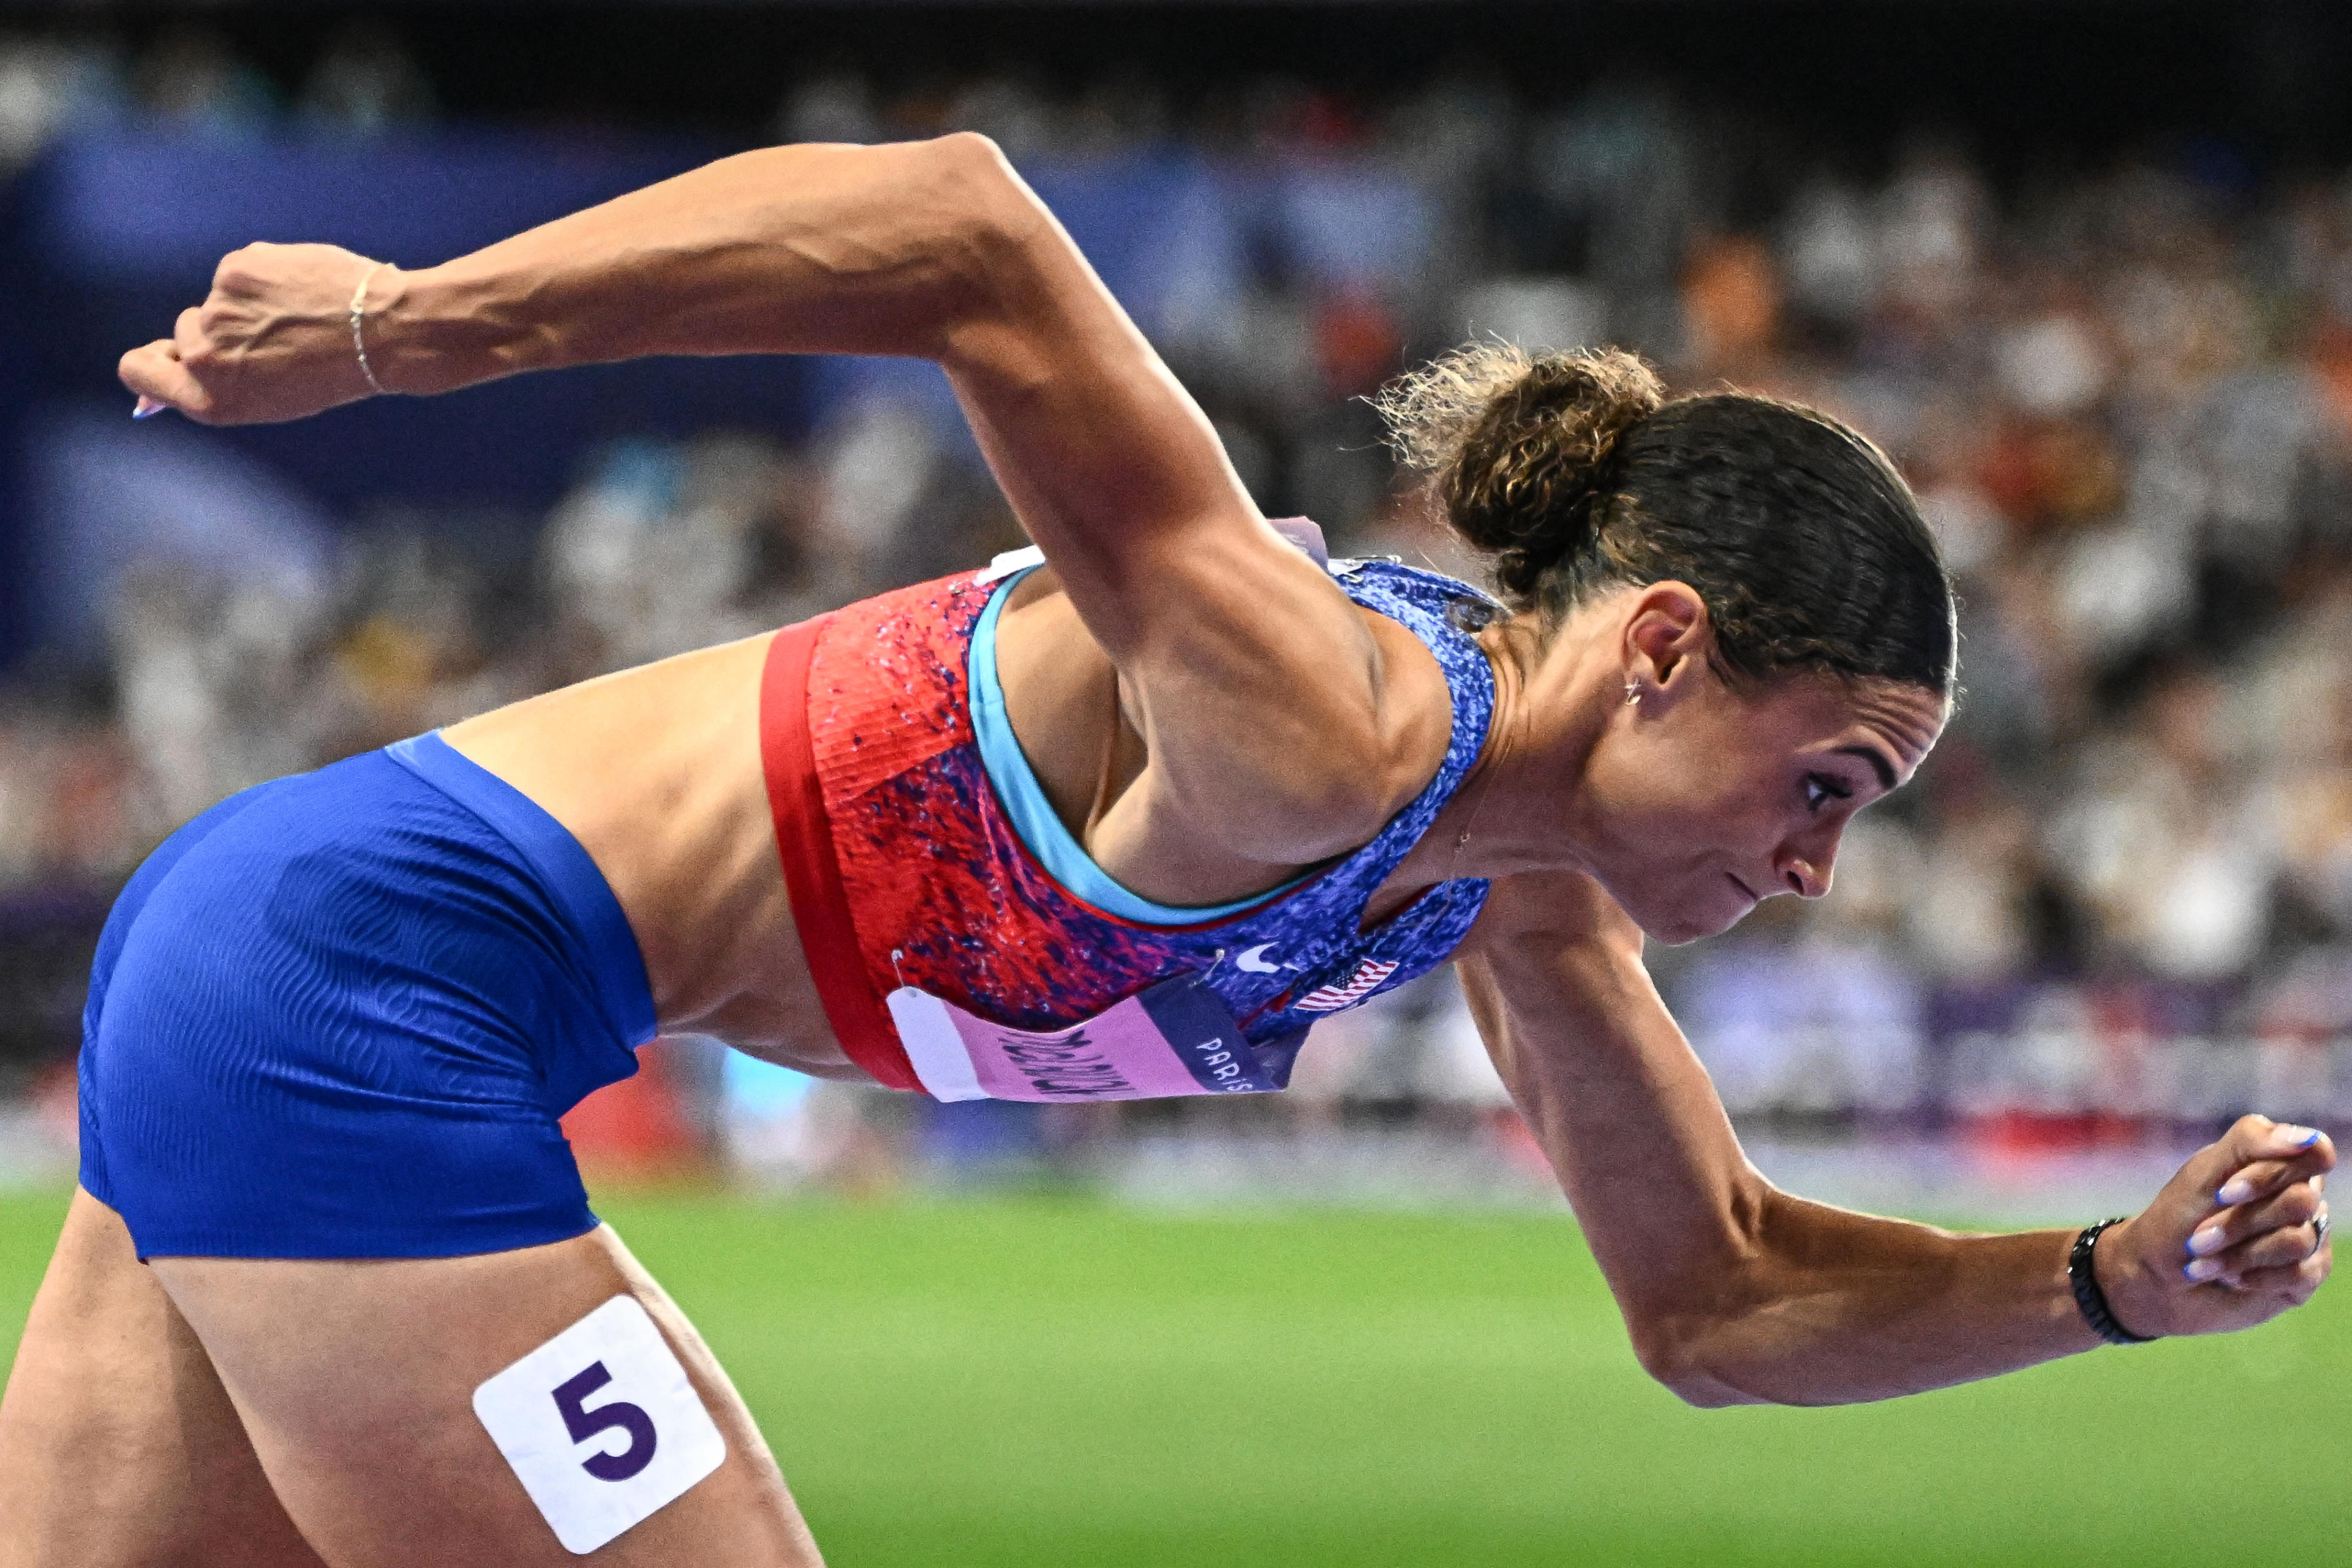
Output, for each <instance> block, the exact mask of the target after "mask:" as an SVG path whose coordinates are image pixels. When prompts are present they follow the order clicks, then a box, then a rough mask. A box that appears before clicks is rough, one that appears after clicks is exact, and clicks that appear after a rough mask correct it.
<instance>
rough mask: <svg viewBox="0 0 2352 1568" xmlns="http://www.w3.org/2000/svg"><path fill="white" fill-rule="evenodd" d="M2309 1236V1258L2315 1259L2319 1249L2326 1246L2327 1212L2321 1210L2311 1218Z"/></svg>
mask: <svg viewBox="0 0 2352 1568" xmlns="http://www.w3.org/2000/svg"><path fill="white" fill-rule="evenodd" d="M2311 1235H2312V1242H2311V1256H2312V1257H2314V1258H2316V1257H2318V1256H2319V1249H2320V1248H2321V1247H2326V1245H2327V1211H2326V1209H2321V1210H2320V1211H2319V1212H2318V1213H2317V1214H2316V1215H2313V1216H2312V1220H2311Z"/></svg>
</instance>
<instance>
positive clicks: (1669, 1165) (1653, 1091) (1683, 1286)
mask: <svg viewBox="0 0 2352 1568" xmlns="http://www.w3.org/2000/svg"><path fill="white" fill-rule="evenodd" d="M1458 967H1459V969H1460V972H1461V975H1462V981H1463V987H1464V990H1465V993H1466V994H1467V995H1468V997H1469V1001H1470V1006H1471V1011H1472V1014H1473V1016H1475V1018H1476V1020H1477V1024H1478V1028H1479V1033H1480V1034H1481V1036H1482V1037H1484V1038H1485V1040H1486V1046H1487V1049H1488V1050H1489V1052H1490V1053H1491V1054H1492V1055H1493V1057H1494V1058H1495V1064H1496V1070H1497V1071H1499V1072H1500V1073H1501V1075H1502V1078H1503V1081H1504V1082H1505V1084H1506V1085H1507V1086H1508V1088H1509V1089H1510V1091H1511V1096H1512V1099H1513V1100H1515V1101H1516V1102H1517V1105H1518V1107H1519V1110H1520V1112H1521V1114H1522V1115H1524V1116H1525V1117H1526V1118H1527V1121H1528V1129H1529V1131H1532V1132H1533V1133H1534V1134H1535V1137H1536V1139H1537V1142H1538V1143H1539V1144H1540V1145H1541V1146H1542V1148H1543V1150H1544V1152H1545V1154H1546V1155H1547V1156H1548V1157H1549V1159H1550V1161H1551V1163H1552V1167H1553V1169H1554V1170H1555V1171H1556V1172H1557V1173H1558V1174H1559V1181H1560V1186H1561V1188H1562V1189H1563V1190H1564V1191H1565V1192H1566V1193H1567V1194H1568V1197H1569V1201H1570V1204H1571V1205H1573V1206H1574V1208H1575V1210H1576V1213H1577V1216H1578V1218H1579V1220H1580V1222H1581V1223H1582V1225H1583V1226H1584V1230H1585V1235H1586V1238H1587V1239H1588V1241H1589V1242H1590V1243H1591V1247H1592V1250H1593V1255H1594V1256H1595V1258H1598V1259H1599V1260H1600V1262H1601V1268H1602V1269H1603V1270H1604V1271H1605V1272H1606V1273H1607V1275H1608V1277H1609V1280H1610V1283H1611V1286H1612V1289H1615V1291H1616V1292H1617V1295H1618V1298H1619V1300H1621V1302H1622V1303H1623V1304H1624V1306H1625V1308H1626V1311H1627V1316H1628V1318H1629V1320H1633V1321H1634V1322H1635V1323H1636V1327H1637V1331H1638V1328H1639V1324H1640V1321H1642V1320H1643V1318H1644V1317H1646V1316H1650V1315H1653V1314H1655V1313H1659V1312H1663V1311H1668V1310H1673V1309H1672V1306H1671V1304H1672V1303H1674V1302H1675V1301H1677V1300H1693V1299H1696V1297H1695V1295H1694V1293H1696V1296H1697V1297H1703V1296H1705V1295H1706V1293H1707V1292H1708V1291H1709V1290H1711V1289H1714V1288H1715V1285H1716V1282H1717V1281H1719V1280H1720V1279H1723V1278H1724V1275H1725V1271H1726V1270H1727V1269H1728V1268H1736V1267H1737V1265H1738V1262H1739V1259H1740V1258H1741V1256H1742V1254H1743V1252H1744V1250H1745V1248H1746V1247H1747V1244H1748V1243H1747V1237H1746V1227H1747V1224H1748V1219H1749V1218H1750V1216H1751V1215H1752V1213H1753V1210H1754V1207H1755V1205H1756V1203H1757V1202H1758V1201H1759V1198H1760V1195H1761V1194H1762V1193H1763V1191H1764V1187H1763V1184H1762V1179H1761V1178H1760V1177H1759V1176H1758V1175H1757V1173H1756V1172H1755V1170H1754V1168H1753V1167H1752V1166H1750V1165H1749V1164H1748V1160H1747V1157H1746V1155H1745V1154H1743V1153H1742V1152H1741V1151H1740V1148H1739V1142H1738V1137H1737V1136H1736V1135H1735V1134H1734V1133H1733V1131H1732V1128H1731V1122H1730V1120H1729V1118H1728V1117H1727V1116H1726V1115H1725V1114H1724V1110H1723V1105H1722V1101H1721V1100H1719V1099H1717V1095H1716V1093H1715V1086H1714V1084H1713V1083H1712V1081H1711V1080H1710V1079H1708V1078H1707V1075H1706V1068H1704V1067H1702V1066H1701V1065H1700V1063H1699V1060H1698V1058H1697V1056H1696V1054H1695V1053H1694V1052H1693V1051H1692V1049H1691V1047H1690V1045H1689V1042H1688V1041H1686V1040H1685V1039H1684V1037H1683V1034H1682V1031H1681V1030H1680V1029H1679V1028H1677V1027H1676V1026H1675V1021H1674V1018H1673V1017H1672V1016H1671V1015H1670V1014H1669V1013H1668V1012H1667V1010H1666V1007H1665V1004H1664V1001H1663V1000H1661V998H1660V997H1659V995H1658V993H1657V989H1656V987H1655V986H1654V985H1653V984H1651V983H1650V978H1649V975H1648V973H1647V972H1646V971H1645V970H1644V969H1643V966H1642V963H1641V938H1640V933H1639V931H1638V930H1636V929H1635V928H1634V927H1633V923H1632V921H1630V919H1628V918H1627V917H1626V916H1625V915H1624V913H1623V912H1622V910H1618V909H1617V908H1616V906H1615V905H1614V904H1613V903H1612V901H1611V900H1609V898H1608V895H1607V894H1605V893H1603V892H1602V891H1601V889H1599V887H1598V886H1597V885H1596V884H1594V883H1593V882H1591V879H1588V878H1585V877H1583V876H1580V875H1579V874H1576V873H1573V872H1558V873H1542V874H1528V875H1523V876H1519V877H1512V878H1507V879H1502V880H1500V881H1497V882H1496V884H1495V888H1494V891H1493V893H1492V894H1491V895H1490V897H1489V899H1488V902H1487V908H1486V911H1485V913H1484V914H1483V915H1482V916H1481V918H1480V921H1479V925H1478V927H1477V929H1476V930H1475V931H1473V932H1472V934H1471V939H1470V941H1469V942H1468V943H1466V944H1465V948H1464V951H1463V953H1462V955H1461V957H1460V960H1459V964H1458Z"/></svg>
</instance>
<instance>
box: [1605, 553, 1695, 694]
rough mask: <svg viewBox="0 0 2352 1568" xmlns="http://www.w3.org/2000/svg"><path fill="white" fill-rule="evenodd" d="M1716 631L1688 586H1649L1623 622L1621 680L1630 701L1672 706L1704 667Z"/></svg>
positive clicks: (1677, 584)
mask: <svg viewBox="0 0 2352 1568" xmlns="http://www.w3.org/2000/svg"><path fill="white" fill-rule="evenodd" d="M1714 637H1715V629H1714V626H1712V624H1711V623H1710V622H1709V621H1708V619H1707V614H1706V600H1704V599H1702V598H1700V597H1699V596H1698V590H1697V589H1696V588H1694V587H1692V586H1691V585H1690V584H1687V583H1675V582H1665V583H1653V584H1649V586H1647V587H1645V588H1643V590H1642V595H1641V597H1640V598H1638V599H1636V600H1634V601H1633V607H1632V611H1631V613H1630V614H1629V615H1628V616H1627V617H1626V621H1625V634H1624V647H1623V650H1622V653H1623V658H1624V664H1625V679H1626V680H1627V681H1628V682H1630V683H1631V684H1630V685H1628V686H1627V688H1626V696H1627V698H1628V699H1629V700H1640V701H1642V702H1650V703H1664V702H1670V701H1672V700H1674V699H1675V697H1677V696H1679V695H1681V693H1682V692H1683V691H1684V690H1685V689H1687V688H1688V687H1689V686H1690V684H1691V682H1692V680H1693V679H1696V677H1697V676H1699V675H1700V674H1701V673H1702V672H1703V671H1704V670H1705V669H1706V656H1707V651H1708V648H1709V647H1710V645H1711V644H1712V642H1713V640H1714Z"/></svg>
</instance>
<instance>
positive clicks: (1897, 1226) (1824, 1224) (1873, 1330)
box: [1644, 1188, 2098, 1405]
mask: <svg viewBox="0 0 2352 1568" xmlns="http://www.w3.org/2000/svg"><path fill="white" fill-rule="evenodd" d="M2073 1240H2074V1233H2073V1232H2072V1231H2030V1232H2025V1233H2021V1234H2017V1235H2009V1236H1956V1235H1953V1234H1951V1233H1949V1232H1946V1231H1941V1230H1937V1229H1935V1228H1933V1227H1931V1226H1920V1225H1911V1224H1907V1223H1906V1222H1903V1221H1900V1220H1889V1219H1879V1218H1874V1217H1872V1216H1869V1215H1857V1214H1850V1213H1847V1212H1845V1211H1843V1210H1839V1209H1833V1208H1830V1207H1827V1206H1825V1205H1820V1204H1813V1203H1808V1202H1805V1201H1804V1200H1802V1199H1801V1198H1795V1197H1791V1196H1790V1195H1789V1194H1785V1193H1780V1192H1777V1191H1773V1190H1771V1189H1769V1188H1767V1189H1765V1191H1764V1193H1763V1195H1762V1200H1761V1202H1760V1203H1759V1205H1757V1208H1756V1211H1755V1216H1754V1221H1753V1226H1752V1230H1751V1232H1750V1235H1749V1237H1748V1242H1749V1249H1748V1252H1747V1256H1746V1258H1745V1259H1744V1260H1743V1262H1742V1263H1741V1264H1740V1265H1739V1266H1738V1267H1736V1268H1729V1269H1727V1270H1724V1271H1723V1272H1722V1273H1720V1274H1718V1275H1717V1279H1716V1288H1715V1289H1714V1290H1713V1291H1712V1292H1711V1293H1709V1294H1708V1295H1707V1297H1706V1299H1703V1300H1696V1301H1693V1302H1691V1303H1690V1304H1689V1306H1688V1308H1687V1309H1686V1310H1673V1309H1665V1310H1662V1311H1660V1312H1659V1314H1658V1316H1657V1317H1656V1318H1655V1319H1654V1321H1651V1322H1650V1323H1649V1324H1648V1325H1647V1326H1646V1334H1645V1338H1646V1339H1647V1341H1648V1343H1647V1345H1646V1346H1645V1356H1644V1360H1645V1363H1647V1364H1648V1365H1649V1367H1650V1369H1651V1371H1652V1372H1653V1373H1655V1374H1656V1375H1657V1376H1658V1377H1659V1379H1660V1380H1661V1381H1662V1382H1664V1383H1665V1384H1667V1385H1668V1386H1669V1387H1671V1388H1673V1389H1674V1390H1675V1392H1676V1393H1677V1394H1681V1395H1682V1396H1683V1397H1684V1398H1685V1399H1687V1400H1690V1401H1691V1402H1692V1403H1693V1404H1696V1405H1732V1404H1757V1403H1770V1404H1780V1405H1844V1404H1852V1403H1855V1402H1858V1401H1862V1400H1872V1399H1887V1398H1892V1397H1894V1396H1895V1395H1897V1394H1917V1393H1920V1392H1923V1391H1925V1390H1927V1389H1931V1388H1943V1387H1947V1386H1948V1385H1950V1384H1957V1383H1969V1382H1973V1381H1974V1380H1976V1379H1978V1378H1984V1377H1994V1376H1998V1375H1999V1374H2000V1373H2005V1372H2014V1371H2017V1370H2018V1369H2020V1368H2021V1367H2027V1366H2032V1365H2034V1364H2036V1363H2040V1362H2045V1361H2050V1360H2053V1359H2055V1358H2056V1357H2059V1356H2062V1355H2069V1354H2073V1353H2074V1352H2078V1351H2086V1350H2091V1349H2095V1348H2096V1346H2097V1344H2098V1340H2097V1337H2096V1336H2095V1335H2094V1334H2093V1333H2092V1332H2091V1331H2090V1330H2089V1328H2088V1327H2086V1326H2085V1325H2084V1322H2083V1320H2082V1315H2081V1313H2080V1312H2079V1311H2078V1310H2076V1308H2075V1305H2074V1293H2073V1290H2072V1289H2071V1287H2070V1286H2069V1285H2068V1283H2067V1279H2066V1255H2067V1251H2068V1248H2069V1247H2071V1246H2072V1244H2073Z"/></svg>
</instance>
